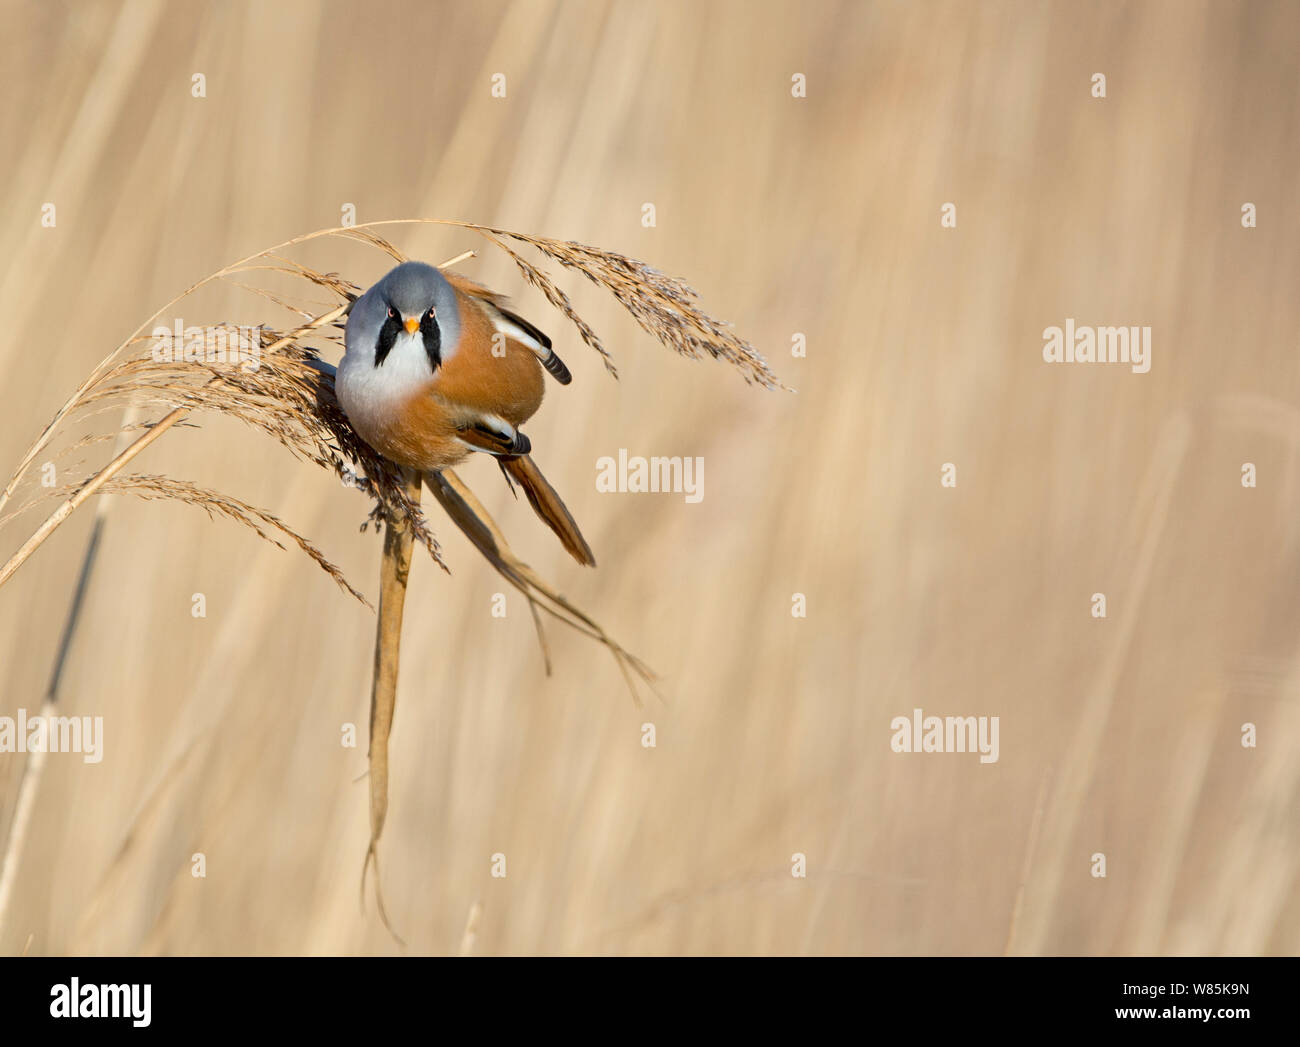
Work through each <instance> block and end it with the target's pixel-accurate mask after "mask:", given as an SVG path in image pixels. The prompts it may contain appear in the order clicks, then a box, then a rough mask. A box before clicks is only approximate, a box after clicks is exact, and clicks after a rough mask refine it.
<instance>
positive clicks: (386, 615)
mask: <svg viewBox="0 0 1300 1047" xmlns="http://www.w3.org/2000/svg"><path fill="white" fill-rule="evenodd" d="M403 474H404V475H403V479H404V480H405V493H406V496H407V497H408V498H409V499H410V500H411V502H412V504H414V505H419V502H420V474H419V473H417V472H416V471H415V470H413V469H405V470H403ZM414 544H415V535H414V533H413V532H412V530H411V527H410V524H409V522H408V521H407V520H406V519H405V518H404V517H401V516H398V515H396V514H393V515H390V516H389V518H388V520H387V522H386V524H385V526H384V555H383V559H382V561H381V562H380V566H379V615H378V619H379V620H378V624H377V625H376V628H375V674H374V679H373V680H372V681H371V687H370V749H369V753H368V758H369V762H370V844H369V846H368V847H367V848H366V857H365V861H364V862H362V865H361V892H362V900H363V901H364V899H365V889H366V871H367V870H368V869H369V868H370V865H371V864H372V863H373V864H374V867H375V901H376V902H377V903H378V905H379V916H380V919H382V920H383V921H384V926H385V927H387V928H388V931H389V933H390V934H392V936H393V937H394V938H396V939H397V940H398V942H399V943H401V944H405V943H404V942H402V939H401V937H400V936H399V935H398V934H397V932H396V931H395V930H393V925H392V923H391V922H390V921H389V919H388V912H387V910H386V909H385V908H384V892H383V888H382V884H381V882H380V876H379V837H380V836H381V835H382V834H383V831H384V819H385V817H387V815H388V736H389V734H390V733H391V732H392V729H393V710H394V707H395V706H396V704H397V669H398V663H399V660H400V656H401V646H402V611H403V609H404V607H405V606H406V582H407V579H408V578H409V577H410V574H411V549H412V547H413V546H414Z"/></svg>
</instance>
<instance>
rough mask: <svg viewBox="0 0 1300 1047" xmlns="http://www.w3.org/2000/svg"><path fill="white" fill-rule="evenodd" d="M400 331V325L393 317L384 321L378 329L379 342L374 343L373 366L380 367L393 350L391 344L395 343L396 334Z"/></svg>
mask: <svg viewBox="0 0 1300 1047" xmlns="http://www.w3.org/2000/svg"><path fill="white" fill-rule="evenodd" d="M401 329H402V323H401V321H400V320H398V319H397V317H395V316H390V317H389V318H388V319H387V320H385V321H384V326H383V327H381V328H380V329H379V341H378V342H376V343H375V366H376V367H381V366H383V363H384V357H386V356H387V355H388V354H389V353H390V352H392V349H393V343H394V342H396V341H397V334H398V332H399V331H401Z"/></svg>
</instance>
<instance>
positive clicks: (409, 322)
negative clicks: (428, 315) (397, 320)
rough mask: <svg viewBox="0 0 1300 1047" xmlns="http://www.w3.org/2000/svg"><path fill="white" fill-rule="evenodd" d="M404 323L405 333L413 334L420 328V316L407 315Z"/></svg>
mask: <svg viewBox="0 0 1300 1047" xmlns="http://www.w3.org/2000/svg"><path fill="white" fill-rule="evenodd" d="M405 323H406V333H407V334H415V332H416V331H418V330H419V329H420V318H419V317H418V316H411V317H408V318H407V319H406V320H405Z"/></svg>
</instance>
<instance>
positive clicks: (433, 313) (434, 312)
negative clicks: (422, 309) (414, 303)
mask: <svg viewBox="0 0 1300 1047" xmlns="http://www.w3.org/2000/svg"><path fill="white" fill-rule="evenodd" d="M436 313H437V310H436V309H435V308H434V307H433V306H429V319H430V320H432V319H433V318H434V316H435V315H436Z"/></svg>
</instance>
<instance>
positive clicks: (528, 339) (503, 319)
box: [442, 271, 573, 385]
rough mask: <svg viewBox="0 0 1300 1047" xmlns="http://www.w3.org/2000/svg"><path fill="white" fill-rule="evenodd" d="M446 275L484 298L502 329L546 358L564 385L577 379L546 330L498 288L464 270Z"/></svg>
mask: <svg viewBox="0 0 1300 1047" xmlns="http://www.w3.org/2000/svg"><path fill="white" fill-rule="evenodd" d="M442 275H443V276H445V277H446V278H447V282H448V283H449V284H451V286H452V287H454V288H455V289H456V290H457V291H459V292H460V293H461V294H463V295H465V296H466V297H467V298H473V299H475V300H476V301H478V302H480V303H481V304H482V305H483V307H484V309H485V310H486V311H487V314H488V317H489V319H491V320H492V323H493V325H494V326H495V327H496V329H497V330H498V331H500V332H501V333H502V334H504V335H505V336H506V337H507V338H510V339H512V340H513V341H516V342H518V343H519V344H520V345H522V346H523V347H524V348H526V349H528V350H530V351H531V352H532V353H533V355H535V356H536V357H537V359H539V360H540V361H541V362H542V366H543V367H545V368H546V370H547V372H548V373H549V374H550V375H551V377H553V378H554V379H555V380H556V381H557V382H559V383H560V384H561V385H568V384H569V383H570V382H572V381H573V375H572V374H571V373H570V371H569V369H568V368H567V367H566V366H565V365H564V361H563V360H561V359H560V357H559V354H557V353H556V352H555V350H554V349H552V348H551V340H550V338H548V337H547V336H546V335H545V334H544V333H543V332H542V331H539V330H538V329H537V328H536V327H534V326H533V325H532V324H530V323H529V322H528V321H527V320H525V319H524V318H523V317H522V316H520V315H519V314H518V313H515V312H511V311H510V310H509V309H507V308H506V307H505V302H506V298H505V296H504V295H499V294H497V293H496V292H495V291H489V290H488V289H487V288H486V287H484V286H483V285H482V284H476V283H475V282H474V281H473V280H470V279H468V278H467V277H464V276H461V275H460V273H453V272H450V271H444V272H443V274H442Z"/></svg>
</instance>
